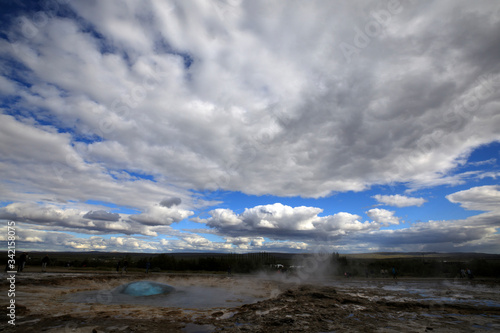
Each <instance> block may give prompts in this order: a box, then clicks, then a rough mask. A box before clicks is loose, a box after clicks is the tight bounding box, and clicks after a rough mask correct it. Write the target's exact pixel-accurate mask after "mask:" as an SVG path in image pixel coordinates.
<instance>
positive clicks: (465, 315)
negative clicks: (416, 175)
mask: <svg viewBox="0 0 500 333" xmlns="http://www.w3.org/2000/svg"><path fill="white" fill-rule="evenodd" d="M144 279H149V280H151V279H153V280H155V281H158V282H162V283H167V284H170V285H173V286H175V287H179V288H189V287H190V286H198V287H199V286H204V287H206V288H207V289H206V290H207V297H210V296H208V295H210V294H209V293H208V291H210V290H220V288H225V289H227V290H230V291H231V293H228V299H227V300H226V303H227V305H226V306H222V307H221V306H218V307H213V308H204V307H199V306H198V307H195V306H191V304H185V306H183V307H178V306H177V307H170V306H168V304H166V306H164V307H163V306H161V307H159V306H150V305H147V304H113V303H112V302H110V299H109V297H110V296H109V290H110V289H112V288H114V287H116V286H119V285H120V284H123V283H126V282H130V281H137V280H144ZM2 281H4V282H2V287H3V288H2V290H6V289H8V288H6V287H7V284H6V282H5V281H6V280H5V278H2ZM499 286H500V283H499V281H493V280H476V281H475V282H474V284H471V283H470V282H469V281H461V280H459V281H447V280H431V279H427V280H424V279H420V280H416V279H400V280H398V281H392V280H390V279H369V280H366V279H363V280H355V279H346V280H328V281H325V280H323V281H316V282H314V283H313V282H307V283H304V284H294V283H289V282H287V280H286V279H283V278H282V277H277V276H260V277H250V276H232V277H227V276H216V275H206V276H204V275H164V274H157V275H154V276H151V275H150V276H147V277H146V276H144V275H140V274H130V275H127V276H121V275H116V274H97V273H96V274H88V273H87V274H63V275H61V274H40V273H32V274H24V275H19V276H18V278H17V280H16V326H15V327H13V326H12V325H9V324H8V323H7V319H5V320H2V322H1V323H0V331H2V332H68V333H69V332H81V333H83V332H88V333H91V332H149V333H153V332H482V331H485V332H492V331H500V291H499V288H498V287H499ZM214 288H219V289H214ZM88 291H98V292H97V293H95V294H93V295H94V296H93V297H90V298H88V299H87V301H86V302H78V303H74V302H69V301H68V299H69V296H70V295H74V294H75V293H78V292H88ZM235 295H236V296H235ZM237 295H241V299H245V300H248V299H249V298H248V297H249V295H251V296H252V297H254V302H255V303H251V304H243V305H241V302H242V300H241V299H238V297H237ZM6 296H7V295H6V292H4V293H3V295H1V297H2V298H1V301H2V306H3V305H6V304H7V302H8V299H7V297H6ZM169 297H170V296H169ZM235 297H236V298H235ZM138 303H140V302H138ZM193 304H194V303H193ZM4 309H5V307H4Z"/></svg>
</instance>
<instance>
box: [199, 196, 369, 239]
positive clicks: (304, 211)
mask: <svg viewBox="0 0 500 333" xmlns="http://www.w3.org/2000/svg"><path fill="white" fill-rule="evenodd" d="M322 211H323V210H322V209H320V208H316V207H305V206H300V207H290V206H286V205H283V204H281V203H275V204H272V205H262V206H256V207H253V208H246V209H245V211H244V212H243V213H241V214H235V213H234V212H233V211H232V210H230V209H215V210H213V211H210V212H209V214H210V215H211V217H210V218H208V219H206V220H197V221H198V222H205V223H206V224H207V226H209V227H211V228H215V229H216V230H217V231H218V233H220V234H221V235H227V236H233V237H235V236H236V237H244V236H248V235H254V236H262V237H268V238H271V239H289V238H292V239H304V240H306V239H309V240H311V239H320V238H321V239H324V238H328V237H330V238H331V239H333V238H337V237H341V236H343V235H347V234H349V233H352V232H360V231H366V230H373V229H377V228H378V227H379V226H378V224H374V223H369V222H360V221H359V219H360V216H358V215H353V214H349V213H345V212H340V213H337V214H334V215H328V216H323V217H320V216H318V214H319V213H321V212H322Z"/></svg>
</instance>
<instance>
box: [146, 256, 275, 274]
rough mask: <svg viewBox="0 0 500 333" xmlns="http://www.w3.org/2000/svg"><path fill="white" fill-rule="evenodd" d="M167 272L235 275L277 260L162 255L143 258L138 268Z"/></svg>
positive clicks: (255, 269) (264, 257) (263, 257)
mask: <svg viewBox="0 0 500 333" xmlns="http://www.w3.org/2000/svg"><path fill="white" fill-rule="evenodd" d="M148 262H149V263H150V267H151V269H152V270H153V271H154V270H166V271H211V272H217V271H227V272H234V273H250V272H253V271H257V270H260V269H263V268H265V267H267V266H271V265H273V264H275V263H276V258H275V257H274V256H273V255H271V254H270V253H267V252H260V253H247V254H226V255H218V256H206V257H194V258H176V257H175V256H172V255H168V254H160V255H157V256H152V257H149V258H141V259H139V260H138V261H137V263H136V267H138V268H146V265H147V263H148Z"/></svg>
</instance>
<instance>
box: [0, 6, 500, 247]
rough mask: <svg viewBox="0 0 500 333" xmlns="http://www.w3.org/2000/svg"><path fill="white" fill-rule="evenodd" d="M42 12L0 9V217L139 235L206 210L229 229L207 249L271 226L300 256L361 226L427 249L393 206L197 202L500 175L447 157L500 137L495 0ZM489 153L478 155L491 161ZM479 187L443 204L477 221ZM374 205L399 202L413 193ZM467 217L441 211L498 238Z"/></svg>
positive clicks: (212, 222) (411, 202)
mask: <svg viewBox="0 0 500 333" xmlns="http://www.w3.org/2000/svg"><path fill="white" fill-rule="evenodd" d="M52 4H53V6H42V5H38V4H33V3H28V4H27V5H26V6H24V7H22V8H21V7H19V8H17V9H16V10H13V11H12V12H9V13H7V14H3V16H2V19H3V21H4V23H3V24H2V26H1V34H0V59H1V61H0V97H1V100H2V103H1V105H0V153H1V155H2V159H1V161H0V170H1V171H2V178H1V183H0V201H1V202H2V203H3V206H4V207H3V208H1V210H0V218H3V219H15V220H17V221H20V222H21V223H24V224H25V225H29V226H31V227H33V226H35V225H36V226H38V227H40V228H46V230H49V231H51V232H55V233H60V232H62V231H68V230H75V231H77V232H82V233H92V234H106V233H113V234H117V233H119V234H126V235H143V236H144V235H160V234H163V233H165V232H173V231H172V228H171V227H170V226H171V225H172V224H173V223H178V222H181V221H184V220H187V219H188V218H190V217H193V216H194V215H196V212H198V211H200V210H203V209H207V210H209V211H210V217H209V218H207V219H200V218H198V219H196V221H202V220H203V222H204V223H205V225H206V226H207V227H208V228H211V229H209V231H208V232H217V233H218V234H219V236H221V235H222V236H221V237H227V238H226V241H224V242H222V243H221V244H219V245H220V246H221V248H224V246H227V244H226V242H229V243H228V244H232V245H231V246H255V247H258V246H263V244H265V243H266V244H267V243H268V241H267V238H270V239H273V241H272V242H277V243H272V242H271V243H268V245H269V246H270V247H272V246H274V247H275V248H280V247H281V246H285V245H283V244H288V245H289V246H291V247H292V248H303V247H304V245H303V242H305V241H306V240H309V241H310V240H312V239H314V238H315V237H319V236H320V235H328V236H329V237H332V239H333V238H335V239H338V240H339V241H340V240H341V239H344V240H345V242H346V244H347V240H352V241H356V242H358V244H362V242H361V241H359V240H358V239H356V238H355V237H356V236H355V235H362V236H360V237H361V238H360V239H362V240H365V236H366V240H367V244H368V243H369V244H371V245H367V247H366V248H367V249H368V248H376V247H377V245H376V243H377V242H376V241H375V238H374V237H375V235H379V236H380V238H378V239H379V242H380V243H381V246H384V245H383V244H382V243H383V242H385V241H386V240H387V244H389V243H391V242H392V241H393V239H397V238H396V236H394V237H395V238H392V237H393V236H390V235H399V236H401V237H400V238H401V239H406V236H408V238H410V237H414V238H413V239H422V242H423V243H425V244H427V243H426V241H425V240H426V239H429V238H421V237H420V235H427V232H428V233H429V235H431V234H432V230H435V229H439V228H441V227H443V226H444V225H447V224H446V223H448V222H446V221H442V222H429V223H427V222H424V223H425V224H423V225H412V226H411V227H409V228H406V229H403V230H404V231H399V230H397V231H396V230H395V231H391V232H389V231H388V230H385V229H384V228H385V227H388V226H394V225H396V224H398V223H400V221H401V219H400V218H399V217H397V212H396V211H389V210H385V209H380V208H374V209H370V210H368V211H367V212H364V210H365V209H364V208H363V209H360V210H359V211H356V212H343V211H342V209H339V210H338V211H337V212H334V213H332V214H330V215H327V216H321V213H322V212H323V211H324V208H320V207H306V206H300V205H297V206H296V207H291V206H287V205H282V204H279V203H276V204H274V205H263V206H250V205H248V206H247V209H246V210H245V211H244V212H243V213H241V214H239V213H235V211H234V210H233V209H231V208H217V209H212V208H213V207H214V206H215V205H217V204H220V203H221V199H220V198H218V197H216V196H211V194H212V192H213V191H215V190H221V191H228V192H241V193H244V194H247V195H258V196H260V195H272V196H277V197H294V196H298V197H302V198H323V197H328V196H330V195H334V194H335V193H340V192H349V191H353V192H363V191H366V190H368V189H370V188H373V187H374V186H393V185H401V184H404V186H406V187H407V188H408V189H410V190H418V189H422V188H434V187H435V186H438V185H448V186H455V185H463V184H464V183H466V182H467V181H468V180H469V179H472V178H473V179H480V180H482V181H494V179H495V177H497V175H498V172H496V171H495V172H485V171H483V170H479V171H464V169H463V168H464V167H465V166H466V164H467V159H468V158H469V157H470V155H471V153H472V152H473V151H474V149H476V148H478V147H481V146H483V145H486V144H491V143H492V142H500V135H499V132H498V128H500V116H499V113H498V110H499V108H500V104H499V102H498V101H499V100H500V63H499V62H498V61H497V60H498V59H499V57H500V51H499V50H500V36H499V34H498V31H500V14H499V13H500V10H499V7H498V5H497V4H496V3H494V2H491V1H480V2H474V3H471V2H469V1H442V2H439V3H423V2H418V1H410V0H401V1H389V2H387V3H386V2H368V3H365V2H357V1H351V2H349V3H325V2H324V1H308V2H300V3H299V2H297V3H293V4H286V5H285V4H284V3H279V2H269V1H264V0H262V1H260V0H258V1H240V0H227V1H192V2H185V1H162V2H160V1H158V2H155V1H153V2H141V3H138V2H135V1H131V0H130V1H129V0H126V1H105V2H86V1H78V2H67V3H62V2H57V1H55V0H54V1H52ZM13 6H14V7H15V4H14V5H13ZM40 6H41V7H40ZM9 8H10V7H9ZM488 158H489V159H488V161H489V162H487V163H484V164H482V166H485V165H486V166H488V167H489V168H493V166H494V165H495V163H496V159H495V158H491V156H489V157H488ZM476 166H481V165H476ZM472 186H473V185H471V186H470V187H472ZM495 186H496V185H485V186H483V187H475V188H471V189H469V190H464V191H462V192H457V193H454V194H450V195H448V196H447V198H448V199H449V200H450V201H451V202H453V203H460V205H461V206H462V207H463V208H465V209H473V210H483V211H486V213H484V214H482V215H479V216H478V217H477V218H478V219H481V221H482V220H483V219H486V220H488V221H489V219H490V216H493V215H492V214H496V213H493V212H496V208H495V205H496V202H497V201H496V200H497V198H496V197H495V195H496V193H497V192H498V188H497V187H495ZM374 199H375V200H377V201H378V202H379V203H381V204H384V205H388V206H392V207H397V208H400V207H410V206H416V207H425V205H424V203H426V202H428V201H429V199H428V198H423V197H409V196H403V195H398V194H395V195H375V196H374ZM488 200H489V201H488ZM277 201H279V200H277ZM93 202H98V203H97V204H93ZM103 203H106V205H103ZM113 206H114V207H126V208H127V209H130V210H132V211H134V212H135V213H127V214H122V213H117V212H116V211H115V210H113V209H111V208H110V207H113ZM363 213H365V214H366V215H367V216H368V217H369V219H371V221H363V218H362V217H361V215H362V214H363ZM488 214H490V215H488ZM464 221H465V222H463V226H462V224H461V223H462V222H453V223H452V222H449V223H450V228H451V229H453V230H455V229H456V228H458V229H456V230H457V232H459V230H462V229H460V228H462V227H463V228H465V225H466V224H467V223H474V226H473V227H471V228H469V229H467V230H466V231H467V232H465V233H461V234H460V233H459V235H469V236H470V237H469V236H464V237H465V238H464V239H467V240H471V241H473V240H475V241H478V240H480V239H484V237H493V238H495V237H496V236H492V233H491V230H493V229H487V228H486V229H485V228H482V227H477V226H476V223H477V221H476V220H474V219H467V220H464ZM486 224H487V225H490V224H488V223H486ZM486 224H485V225H486ZM480 225H483V224H480ZM454 228H455V229H454ZM478 228H479V229H478ZM489 228H492V227H489ZM464 230H465V229H464ZM462 231H463V230H462ZM404 232H406V234H405V233H404ZM185 234H186V235H184V237H188V236H189V237H192V239H191V242H194V243H197V244H200V245H199V246H200V247H202V246H204V245H202V244H205V242H210V241H208V240H207V239H205V238H203V237H202V236H200V235H197V234H195V233H190V232H185ZM438 234H439V233H438ZM57 235H58V236H57V237H60V234H57ZM487 235H489V236H487ZM399 236H398V237H399ZM33 237H35V236H33ZM36 237H39V238H40V237H41V236H36ZM95 237H99V236H95ZM130 237H132V236H130ZM134 237H135V236H134ZM179 237H180V236H179ZM199 237H202V238H203V239H201V238H199ZM259 237H260V238H259ZM262 237H265V238H266V240H265V241H264V243H263V241H262V240H261V239H262ZM370 237H372V238H370ZM377 237H378V236H377ZM442 237H444V238H446V237H447V236H446V235H445V234H444V233H443V235H442ZM457 237H458V238H457V239H459V241H458V242H459V243H460V244H465V243H466V242H467V240H464V241H462V240H461V239H462V238H461V237H462V236H457ZM474 237H476V238H474ZM33 239H38V238H33ZM40 239H41V238H40ZM184 239H187V238H184ZM368 239H369V241H368ZM94 241H95V242H97V243H96V244H101V243H99V242H104V243H106V242H110V241H109V240H106V239H104V238H103V239H100V240H99V242H98V241H97V238H94ZM231 241H234V242H235V243H231ZM71 242H76V243H75V244H77V243H78V240H75V239H72V240H71ZM81 242H83V243H85V244H87V245H88V241H86V240H85V241H84V240H81ZM116 242H118V241H116ZM116 242H115V243H113V244H115V245H116V244H118V245H119V243H116ZM158 242H159V243H158V244H159V245H158V246H160V245H161V242H160V241H159V240H158ZM286 242H290V243H286ZM464 242H465V243H464ZM488 242H489V241H488ZM188 243H189V242H188ZM423 243H422V244H423ZM452 243H453V242H452ZM179 244H180V243H179ZM190 244H191V243H190ZM214 244H215V243H214ZM237 244H239V245H237ZM243 244H246V245H243ZM249 244H250V245H249ZM251 244H253V245H251ZM259 244H260V245H259ZM384 244H386V243H384ZM411 244H416V243H413V241H411ZM485 244H486V243H485ZM487 244H490V243H487ZM115 245H113V246H115ZM118 245H116V246H118ZM219 245H217V246H219ZM96 246H97V245H96ZM98 246H101V245H98ZM120 246H121V245H120ZM141 246H142V245H141ZM144 246H146V245H144ZM179 246H181V245H179ZM485 246H486V245H485ZM488 246H489V245H488ZM488 246H486V247H488ZM488 248H489V247H488Z"/></svg>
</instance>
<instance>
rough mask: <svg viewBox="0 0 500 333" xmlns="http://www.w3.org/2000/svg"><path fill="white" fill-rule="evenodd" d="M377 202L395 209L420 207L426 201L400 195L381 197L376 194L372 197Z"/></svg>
mask: <svg viewBox="0 0 500 333" xmlns="http://www.w3.org/2000/svg"><path fill="white" fill-rule="evenodd" d="M373 198H375V199H376V200H377V201H378V202H381V203H383V204H386V205H389V206H395V207H409V206H418V207H420V206H422V205H423V204H424V203H425V202H427V200H425V199H424V198H412V197H407V196H404V195H400V194H395V195H381V194H376V195H374V196H373Z"/></svg>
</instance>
